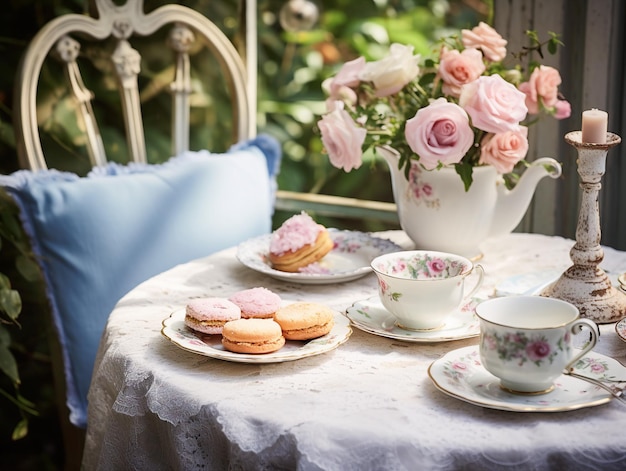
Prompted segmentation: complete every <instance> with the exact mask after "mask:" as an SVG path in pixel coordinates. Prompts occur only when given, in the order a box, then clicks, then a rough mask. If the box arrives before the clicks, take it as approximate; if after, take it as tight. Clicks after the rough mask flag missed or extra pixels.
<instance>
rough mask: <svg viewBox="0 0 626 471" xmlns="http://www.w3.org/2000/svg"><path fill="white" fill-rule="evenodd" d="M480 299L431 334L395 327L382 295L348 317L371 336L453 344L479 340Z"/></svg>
mask: <svg viewBox="0 0 626 471" xmlns="http://www.w3.org/2000/svg"><path fill="white" fill-rule="evenodd" d="M480 301H481V300H480V299H473V300H472V301H470V302H469V303H467V304H465V305H464V306H462V307H461V308H459V309H457V310H456V311H454V312H453V313H452V314H451V315H450V317H449V318H448V320H447V321H446V323H445V324H444V325H443V327H441V328H440V329H436V330H428V331H414V330H406V329H403V328H401V327H398V326H397V325H396V324H395V319H394V317H393V316H392V315H391V313H390V312H389V311H387V310H386V309H385V308H384V307H383V305H382V303H381V302H380V300H379V298H378V296H373V297H371V298H368V299H365V300H362V301H357V302H355V303H354V304H353V305H352V306H350V307H349V308H348V309H347V310H346V316H347V317H348V319H350V321H351V322H352V325H353V326H354V327H356V328H357V329H360V330H362V331H364V332H368V333H370V334H374V335H379V336H381V337H388V338H391V339H396V340H403V341H406V342H425V343H428V342H431V343H432V342H449V341H451V340H460V339H466V338H471V337H476V336H478V334H479V333H480V328H479V323H478V319H477V318H476V316H475V315H474V309H475V307H476V305H477V304H478V303H479V302H480Z"/></svg>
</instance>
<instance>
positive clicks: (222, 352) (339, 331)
mask: <svg viewBox="0 0 626 471" xmlns="http://www.w3.org/2000/svg"><path fill="white" fill-rule="evenodd" d="M184 320H185V309H179V310H177V311H175V312H173V313H172V314H171V315H170V316H169V317H167V318H166V319H164V320H163V328H162V329H161V333H162V334H163V335H164V336H165V337H167V338H168V339H169V340H171V341H172V342H173V343H174V345H176V346H178V347H180V348H182V349H183V350H188V351H190V352H193V353H198V354H200V355H204V356H207V357H211V358H217V359H219V360H227V361H233V362H238V363H280V362H284V361H293V360H300V359H301V358H306V357H310V356H314V355H320V354H322V353H326V352H329V351H331V350H334V349H335V348H337V347H338V346H339V345H341V344H342V343H344V342H345V341H346V340H348V338H349V337H350V334H351V333H352V329H351V328H350V323H349V322H348V320H347V319H346V318H345V317H344V316H342V315H341V314H340V313H339V312H335V325H334V327H333V329H332V330H331V331H330V332H329V333H328V334H326V335H324V336H323V337H319V338H317V339H313V340H309V341H306V342H305V341H296V340H287V341H286V342H285V346H284V347H282V348H281V349H280V350H278V351H276V352H273V353H263V354H256V355H254V354H246V353H234V352H230V351H228V350H226V349H225V348H224V347H223V346H222V336H221V335H207V334H202V333H200V332H196V331H194V330H191V329H190V328H189V327H187V326H186V325H185V322H184Z"/></svg>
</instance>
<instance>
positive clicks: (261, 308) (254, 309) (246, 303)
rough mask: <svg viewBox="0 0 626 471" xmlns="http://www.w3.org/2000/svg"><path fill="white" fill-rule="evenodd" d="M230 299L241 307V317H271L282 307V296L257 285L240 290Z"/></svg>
mask: <svg viewBox="0 0 626 471" xmlns="http://www.w3.org/2000/svg"><path fill="white" fill-rule="evenodd" d="M228 300H229V301H230V302H232V303H234V304H236V305H237V306H239V309H241V317H243V318H244V319H247V318H257V319H271V318H273V317H274V314H275V313H276V311H277V310H278V308H279V307H280V303H281V299H280V296H279V295H277V294H276V293H274V292H273V291H270V290H269V289H267V288H262V287H257V288H250V289H245V290H243V291H238V292H236V293H235V294H233V295H232V296H230V297H229V298H228Z"/></svg>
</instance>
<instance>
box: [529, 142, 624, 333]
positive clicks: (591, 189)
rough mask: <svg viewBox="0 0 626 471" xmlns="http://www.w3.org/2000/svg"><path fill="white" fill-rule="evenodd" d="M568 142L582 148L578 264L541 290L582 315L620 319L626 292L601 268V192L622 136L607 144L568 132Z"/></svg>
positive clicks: (573, 253) (572, 253) (599, 319)
mask: <svg viewBox="0 0 626 471" xmlns="http://www.w3.org/2000/svg"><path fill="white" fill-rule="evenodd" d="M565 141H566V142H567V143H568V144H571V145H572V146H574V147H575V148H576V149H577V151H578V160H577V161H576V163H577V165H578V174H579V175H580V187H581V189H582V190H583V193H582V199H581V204H580V212H579V215H578V225H577V227H576V243H575V244H574V246H573V247H572V249H571V250H570V258H571V259H572V262H573V263H574V264H573V265H572V266H571V267H569V268H568V269H567V270H565V272H563V274H562V275H561V276H560V278H559V279H558V280H557V281H555V282H554V283H553V284H551V285H550V286H548V287H547V288H545V289H544V290H543V292H542V293H541V295H542V296H548V297H552V298H559V299H562V300H564V301H568V302H570V303H572V304H573V305H575V306H576V307H577V308H578V310H579V311H580V315H581V317H586V318H588V319H591V320H593V321H595V322H597V323H599V324H608V323H610V322H616V321H618V320H620V319H622V318H624V317H626V295H625V294H624V293H623V292H622V291H620V290H619V289H617V288H615V287H614V286H613V284H612V283H611V280H610V279H609V277H608V275H607V274H606V273H605V272H604V270H602V268H600V263H601V262H602V260H603V259H604V250H602V247H601V245H600V238H601V232H600V208H599V206H598V195H599V193H600V188H601V187H602V184H601V180H602V176H603V175H604V172H605V169H606V155H607V153H608V150H609V149H610V148H611V147H614V146H616V145H618V144H619V143H620V142H621V141H622V139H621V138H620V137H619V136H618V135H617V134H613V133H607V134H606V143H602V144H596V143H587V142H582V132H581V131H573V132H570V133H568V134H566V135H565Z"/></svg>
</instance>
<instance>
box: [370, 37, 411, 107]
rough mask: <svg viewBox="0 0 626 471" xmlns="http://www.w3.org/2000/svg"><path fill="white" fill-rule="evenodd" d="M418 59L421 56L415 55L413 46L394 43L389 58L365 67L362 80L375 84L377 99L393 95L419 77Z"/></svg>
mask: <svg viewBox="0 0 626 471" xmlns="http://www.w3.org/2000/svg"><path fill="white" fill-rule="evenodd" d="M418 59H419V55H413V46H404V45H402V44H395V43H394V44H392V45H391V46H390V48H389V55H388V56H387V57H385V58H384V59H381V60H379V61H374V62H368V63H367V64H366V65H365V68H364V69H363V71H362V72H361V74H360V78H361V80H363V81H366V82H372V83H373V84H374V89H375V90H376V96H377V97H385V96H389V95H393V94H394V93H397V92H399V91H400V90H402V88H403V87H404V86H405V85H406V84H407V83H409V82H410V81H411V80H413V79H414V78H415V77H417V74H418V73H419V67H418V66H417V61H418Z"/></svg>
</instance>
